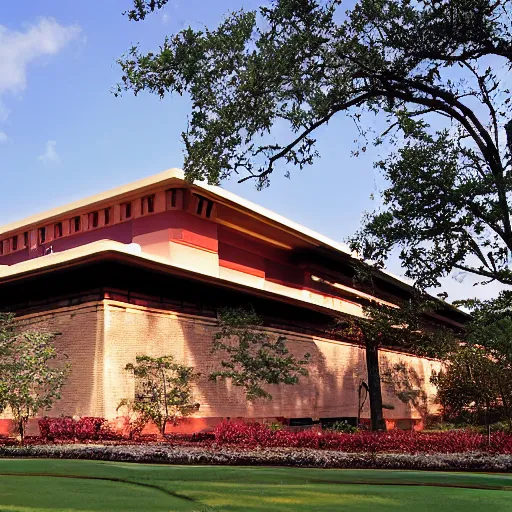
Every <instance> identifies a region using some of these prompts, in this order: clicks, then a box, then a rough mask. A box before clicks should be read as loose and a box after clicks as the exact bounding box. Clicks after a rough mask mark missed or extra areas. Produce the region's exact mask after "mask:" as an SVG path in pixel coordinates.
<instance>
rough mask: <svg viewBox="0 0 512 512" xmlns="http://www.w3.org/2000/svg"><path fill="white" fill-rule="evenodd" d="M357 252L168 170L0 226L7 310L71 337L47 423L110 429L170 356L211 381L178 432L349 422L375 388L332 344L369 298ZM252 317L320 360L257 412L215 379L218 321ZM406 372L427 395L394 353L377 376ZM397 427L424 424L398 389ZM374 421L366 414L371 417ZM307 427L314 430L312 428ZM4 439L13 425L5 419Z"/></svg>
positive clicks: (428, 364)
mask: <svg viewBox="0 0 512 512" xmlns="http://www.w3.org/2000/svg"><path fill="white" fill-rule="evenodd" d="M355 261H356V260H355V259H354V256H353V255H352V254H351V253H350V251H349V250H348V249H347V248H346V247H345V246H343V245H342V244H338V243H336V242H334V241H332V240H330V239H328V238H326V237H323V236H322V235H319V234H317V233H314V232H312V231H310V230H308V229H306V228H304V227H302V226H299V225H297V224H295V223H293V222H291V221H289V220H287V219H284V218H282V217H280V216H278V215H276V214H274V213H272V212H269V211H267V210H265V209H263V208H260V207H258V206H257V205H254V204H252V203H249V202H247V201H245V200H243V199H241V198H239V197H237V196H235V195H233V194H230V193H228V192H226V191H224V190H223V189H221V188H218V187H210V186H207V185H203V184H193V185H192V184H190V183H188V182H186V181H185V180H184V179H183V175H182V173H181V171H179V170H170V171H166V172H164V173H161V174H159V175H156V176H154V177H151V178H148V179H145V180H141V181H139V182H136V183H133V184H131V185H128V186H125V187H121V188H119V189H115V190H113V191H109V192H106V193H104V194H100V195H98V196H95V197H92V198H89V199H87V200H84V201H79V202H77V203H74V204H71V205H68V206H65V207H63V208H57V209H55V210H53V211H50V212H46V213H44V214H41V215H37V216H34V217H32V218H29V219H26V220H24V221H21V222H17V223H14V224H11V225H8V226H4V227H2V228H0V310H5V311H14V312H16V313H17V315H18V317H19V319H20V322H22V323H23V324H25V325H26V327H27V328H28V327H30V326H37V327H38V328H47V329H49V330H51V331H53V332H59V333H61V335H60V336H59V337H58V338H57V344H58V346H59V349H61V350H62V351H63V352H65V353H66V354H67V355H68V356H69V360H70V362H71V363H72V373H71V376H70V378H69V381H68V383H67V385H66V387H65V390H64V393H63V398H62V400H61V401H60V402H59V403H58V404H57V405H56V406H55V408H54V410H52V411H50V415H53V416H60V415H61V414H64V415H90V416H102V417H106V418H113V417H115V416H116V414H117V412H116V407H117V405H118V403H119V401H120V399H121V398H125V397H130V396H133V394H134V383H133V380H131V379H130V378H129V377H128V376H127V374H126V373H125V372H124V371H123V368H124V366H125V365H126V363H127V362H129V361H133V360H134V358H135V356H136V355H137V354H143V353H144V354H151V355H163V354H173V355H175V356H176V358H177V359H178V360H180V361H183V362H185V363H186V364H189V365H193V366H194V367H196V369H197V370H198V371H199V372H201V374H202V377H201V378H200V379H199V381H198V382H197V385H196V389H195V394H196V397H197V400H198V401H199V402H200V403H201V407H200V410H199V412H198V413H197V414H196V415H195V416H194V417H193V418H191V419H190V420H188V421H187V422H186V423H185V424H184V425H182V427H181V428H182V429H186V430H200V429H203V428H206V427H209V426H212V425H214V424H215V423H216V422H218V421H219V420H220V419H222V418H227V417H229V418H236V417H244V418H247V417H252V418H273V417H285V418H291V419H292V420H294V421H297V422H308V421H313V422H314V421H320V420H322V419H323V420H325V419H332V418H353V417H355V416H356V414H357V403H358V396H357V389H358V386H359V383H360V381H361V379H364V378H365V374H366V369H365V357H364V351H363V350H362V349H361V348H360V347H358V346H357V345H353V344H350V343H347V342H346V341H344V340H343V339H339V338H337V337H336V336H334V335H333V334H332V330H331V325H332V321H333V318H334V317H339V316H343V315H355V316H360V315H362V309H361V308H362V305H363V304H365V303H366V302H367V301H368V299H370V298H372V297H373V296H370V295H369V294H368V290H364V289H362V288H361V287H356V286H355V285H354V280H353V277H354V264H355ZM376 285H377V292H376V293H375V297H373V298H374V299H377V300H381V301H385V302H387V303H393V304H397V303H399V302H400V300H403V299H404V298H407V297H408V295H409V293H410V287H409V286H408V285H407V284H406V283H404V282H402V281H401V280H399V279H397V278H395V277H393V276H391V275H389V274H386V273H381V274H379V276H378V278H377V279H376ZM230 305H231V306H232V305H243V306H252V307H254V308H255V309H256V311H257V312H258V313H259V314H260V315H261V316H262V317H263V318H264V321H265V325H266V328H267V329H269V330H271V331H274V332H276V333H284V334H285V335H286V336H287V338H288V340H289V342H290V347H291V349H292V351H294V352H295V353H296V354H297V355H302V354H304V353H305V352H309V353H310V354H311V355H312V362H311V365H310V375H309V376H308V377H307V378H304V379H302V381H301V384H300V385H297V386H294V387H293V388H290V387H278V386H276V387H275V389H273V390H271V392H272V394H273V396H274V400H273V401H271V402H261V403H255V404H253V405H251V404H247V402H246V401H245V400H244V397H243V393H242V392H241V390H240V389H237V388H234V387H232V386H230V384H229V383H228V382H218V383H214V382H210V381H208V374H209V373H210V372H211V371H212V370H213V369H214V368H215V367H216V364H217V363H218V359H216V358H215V356H212V354H211V338H212V334H213V332H214V331H215V328H216V311H217V310H218V308H219V307H222V306H230ZM435 320H436V321H440V322H442V323H443V324H446V325H449V326H453V327H454V328H458V327H460V325H461V323H463V322H464V320H465V318H464V315H463V314H462V313H461V312H459V311H457V310H456V309H454V308H451V307H448V306H447V307H445V308H442V310H441V311H440V312H439V315H438V316H437V318H435ZM400 361H402V362H404V363H406V364H407V365H408V366H409V367H410V368H412V369H413V370H414V374H415V375H416V376H417V382H418V383H419V385H421V386H423V387H424V389H425V391H426V393H427V394H428V396H429V399H430V400H429V407H430V412H435V410H436V408H435V405H434V404H433V403H432V400H431V399H432V398H433V395H434V392H435V390H434V389H433V388H432V386H431V385H430V383H429V379H430V375H431V373H432V371H433V370H438V369H439V363H438V362H437V361H433V360H428V359H422V358H417V357H413V356H410V355H407V354H403V353H399V352H396V351H393V350H392V347H389V348H386V349H384V350H383V351H382V353H381V365H383V366H386V365H392V364H393V363H395V362H400ZM388 388H389V386H385V389H384V401H385V403H387V404H390V405H392V406H393V407H394V408H393V409H387V410H386V414H385V417H386V419H387V421H388V423H389V425H390V426H393V425H394V426H397V425H398V426H403V427H410V426H414V425H417V426H419V425H420V424H421V418H422V414H420V411H417V410H415V409H414V408H411V407H409V406H406V405H405V404H403V403H401V402H400V401H399V400H398V399H397V398H396V396H395V395H394V393H393V391H392V389H390V388H389V389H388ZM367 416H368V408H367V407H365V409H364V410H363V417H367ZM308 419H309V420H308ZM2 425H3V427H2V428H3V429H4V430H5V429H8V428H9V423H8V421H7V417H4V421H3V424H2Z"/></svg>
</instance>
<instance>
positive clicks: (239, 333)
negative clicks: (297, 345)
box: [209, 308, 311, 401]
mask: <svg viewBox="0 0 512 512" xmlns="http://www.w3.org/2000/svg"><path fill="white" fill-rule="evenodd" d="M262 324H263V322H262V320H261V318H260V317H259V316H258V315H257V314H256V313H255V312H254V311H252V310H245V309H242V308H233V309H222V310H220V311H219V331H218V332H217V333H215V335H214V337H213V346H212V352H223V353H224V355H225V356H226V359H224V360H223V361H221V367H222V369H221V370H217V371H214V372H212V373H211V374H210V376H209V378H210V380H213V381H215V380H217V379H218V378H221V379H231V382H232V383H233V384H234V385H235V386H240V387H243V388H244V389H245V393H246V398H247V400H248V401H254V400H257V399H259V398H264V399H267V400H271V399H272V395H271V394H270V393H269V392H268V391H266V390H265V389H264V387H263V386H264V385H265V384H287V385H294V384H297V383H298V382H299V379H300V376H306V375H307V374H308V371H307V369H306V367H305V366H306V365H307V364H308V363H309V360H310V357H311V356H310V354H304V356H303V358H302V359H297V358H296V357H294V356H293V355H291V354H290V351H289V350H288V347H287V346H286V338H285V337H284V336H277V338H274V337H272V336H270V335H269V334H268V333H266V332H264V331H262V330H261V326H262Z"/></svg>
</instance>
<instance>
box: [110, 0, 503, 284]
mask: <svg viewBox="0 0 512 512" xmlns="http://www.w3.org/2000/svg"><path fill="white" fill-rule="evenodd" d="M166 3H167V1H166V0H160V1H154V0H146V1H144V0H136V1H135V2H134V4H135V5H134V9H133V10H132V11H129V12H128V15H129V17H130V18H131V19H133V20H141V19H144V17H145V16H146V15H147V14H148V13H149V12H151V11H153V10H155V9H159V8H161V7H162V6H164V5H165V4H166ZM511 9H512V3H511V0H419V1H416V2H412V1H410V0H359V1H358V2H357V3H356V4H355V6H354V7H353V8H352V9H351V10H350V11H349V12H347V13H344V12H343V6H342V3H341V0H327V1H322V0H274V1H271V2H270V3H269V4H268V5H267V6H264V7H260V9H259V10H258V11H257V12H246V11H244V10H240V11H238V12H235V13H230V14H228V15H227V16H226V17H225V19H224V21H223V22H222V23H221V24H220V25H219V26H218V27H217V28H216V29H213V30H210V29H204V30H194V29H192V28H187V29H185V30H183V31H181V32H179V33H177V34H175V35H174V36H172V37H168V38H167V39H166V40H165V41H164V42H163V44H162V46H161V48H160V49H159V51H157V52H155V53H147V54H144V53H143V52H141V50H140V49H139V48H138V47H133V48H131V50H130V51H129V52H128V54H127V55H126V56H125V57H124V58H123V59H121V60H120V64H121V67H122V69H123V78H122V82H121V84H120V86H119V92H121V91H122V90H131V91H133V92H134V93H135V94H137V93H139V92H141V91H149V92H152V93H155V94H157V95H159V96H160V97H164V96H165V95H167V94H172V93H178V94H185V93H186V94H188V95H189V96H190V98H191V100H192V112H191V116H190V120H189V125H188V128H187V130H186V132H185V133H183V140H184V143H185V147H186V155H185V170H186V172H187V175H188V177H189V178H190V179H196V178H206V179H207V180H208V181H209V182H210V183H217V182H218V181H219V180H221V179H222V178H224V177H226V176H228V175H231V174H234V173H235V174H238V175H239V176H240V180H241V181H243V180H247V179H255V180H256V181H257V183H258V185H260V186H265V185H267V184H268V183H269V180H270V177H271V175H272V173H273V172H274V170H275V169H276V168H277V167H279V166H280V165H281V167H282V168H284V170H285V172H289V170H290V168H291V167H293V166H298V167H303V166H305V165H309V164H312V163H313V161H314V159H315V157H316V156H318V155H317V151H316V149H315V143H316V140H315V136H316V135H315V132H316V131H317V130H318V128H320V127H321V126H323V125H326V124H327V123H328V122H329V120H330V119H331V118H332V117H333V116H335V115H339V114H341V115H350V116H352V117H353V119H354V120H355V121H356V123H358V125H359V127H360V131H361V133H362V138H363V140H362V141H361V149H363V150H364V149H365V147H366V146H365V144H366V142H367V140H368V139H369V138H370V137H371V135H372V134H371V132H370V130H369V129H368V128H369V125H367V124H365V121H366V120H368V118H367V114H368V113H370V114H372V113H374V114H378V115H379V117H378V122H377V125H378V126H379V125H380V126H381V127H382V125H383V124H384V127H383V129H382V130H379V132H376V133H374V134H373V135H374V137H373V138H372V140H373V142H374V143H376V144H381V143H382V142H383V141H384V140H387V141H388V142H390V143H391V144H395V145H397V146H398V147H397V148H396V151H394V150H393V149H392V150H391V152H389V151H388V153H387V154H385V155H383V156H382V160H381V161H380V162H378V164H377V165H378V166H379V167H380V168H381V169H382V171H383V173H384V176H385V177H386V178H387V182H388V183H389V186H388V188H387V189H386V190H384V192H383V206H382V208H381V209H380V210H379V211H377V212H375V213H373V214H370V215H368V217H367V219H366V223H365V226H364V227H363V229H362V230H361V232H360V233H359V234H358V236H356V237H355V238H354V240H353V246H354V248H356V249H357V250H359V251H360V252H361V253H362V254H363V255H364V256H365V257H366V258H369V259H372V260H376V261H378V262H380V263H383V262H384V260H385V259H386V257H387V256H388V254H389V252H390V251H391V250H392V249H393V248H394V247H397V246H398V247H400V249H401V257H402V261H403V263H404V266H405V267H406V271H407V273H408V275H409V276H411V277H413V278H414V279H416V280H418V282H419V283H420V284H421V285H423V286H432V285H437V284H438V278H439V277H440V276H442V275H446V274H448V273H449V272H450V271H452V270H453V269H458V270H460V271H465V272H471V273H474V274H477V275H478V276H481V277H483V278H484V279H486V280H498V281H500V282H502V283H506V284H512V271H511V270H510V269H509V265H508V260H509V258H508V255H509V253H510V251H512V226H511V221H510V204H509V197H508V196H509V195H510V192H511V189H512V184H511V178H510V171H511V165H512V161H511V157H510V155H511V149H510V148H511V147H512V125H511V124H510V118H511V117H512V116H511V108H512V104H511V103H510V98H509V91H508V90H507V89H506V87H505V86H504V83H503V77H505V75H506V72H508V71H510V69H511V66H512V21H511V20H512V18H511V16H510V12H509V11H510V10H511ZM507 122H508V123H509V124H507ZM276 123H279V124H280V127H282V125H283V123H286V124H288V126H289V128H290V131H289V133H290V136H289V137H287V138H285V140H279V139H278V138H277V136H276V133H275V132H274V131H273V127H274V126H275V125H276ZM429 124H430V125H431V126H429ZM279 133H280V134H282V133H286V131H285V130H282V129H280V130H279ZM340 136H343V134H340ZM507 136H508V149H507ZM387 147H389V146H387Z"/></svg>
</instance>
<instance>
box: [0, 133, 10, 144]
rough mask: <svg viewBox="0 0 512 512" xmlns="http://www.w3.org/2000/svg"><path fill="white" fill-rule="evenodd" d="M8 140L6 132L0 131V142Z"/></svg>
mask: <svg viewBox="0 0 512 512" xmlns="http://www.w3.org/2000/svg"><path fill="white" fill-rule="evenodd" d="M8 140H9V137H7V133H5V132H0V144H2V143H4V142H7V141H8Z"/></svg>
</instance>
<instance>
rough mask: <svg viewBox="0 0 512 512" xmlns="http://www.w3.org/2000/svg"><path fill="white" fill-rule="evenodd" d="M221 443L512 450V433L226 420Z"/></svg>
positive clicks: (218, 436)
mask: <svg viewBox="0 0 512 512" xmlns="http://www.w3.org/2000/svg"><path fill="white" fill-rule="evenodd" d="M214 433H215V442H216V443H217V444H218V445H235V446H244V447H256V446H259V447H264V448H271V447H293V448H313V449H321V450H336V451H342V452H348V453H393V452H394V453H469V452H490V453H503V454H512V435H511V434H506V433H504V432H495V433H493V434H491V437H490V439H488V437H487V436H486V435H483V434H479V433H475V432H469V431H464V430H454V431H447V432H435V433H434V432H432V433H428V432H415V431H404V430H391V431H389V432H358V433H355V434H344V433H338V432H329V431H314V430H303V431H290V430H273V429H270V428H268V427H267V426H266V425H263V424H261V423H242V422H223V423H220V424H219V425H218V426H217V427H216V429H215V432H214Z"/></svg>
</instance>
